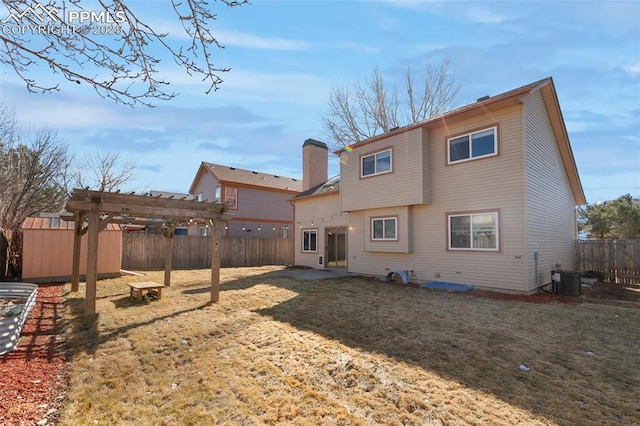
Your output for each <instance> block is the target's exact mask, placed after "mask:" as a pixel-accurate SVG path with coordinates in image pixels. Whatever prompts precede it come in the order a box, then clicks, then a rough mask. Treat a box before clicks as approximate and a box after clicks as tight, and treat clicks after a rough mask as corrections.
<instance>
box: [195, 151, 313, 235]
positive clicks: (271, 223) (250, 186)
mask: <svg viewBox="0 0 640 426" xmlns="http://www.w3.org/2000/svg"><path fill="white" fill-rule="evenodd" d="M301 190H302V182H300V180H299V179H293V178H288V177H284V176H278V175H272V174H268V173H260V172H254V171H251V170H245V169H239V168H236V167H229V166H223V165H220V164H211V163H205V162H203V163H202V164H201V165H200V168H199V169H198V172H197V173H196V176H195V178H194V180H193V183H192V184H191V188H190V189H189V194H192V195H193V196H195V197H196V198H197V199H200V200H209V201H214V200H215V201H218V202H222V203H226V204H228V205H229V212H230V213H231V214H233V217H232V219H231V220H229V222H228V223H227V224H226V225H225V228H224V234H223V235H225V236H230V237H251V236H253V237H270V238H290V237H291V230H292V228H293V206H292V204H291V203H290V200H291V198H292V197H293V196H294V195H296V194H297V193H299V192H300V191H301ZM192 230H194V231H192ZM207 232H208V229H207V227H206V225H205V224H204V223H203V224H195V225H192V226H190V233H194V234H200V235H207Z"/></svg>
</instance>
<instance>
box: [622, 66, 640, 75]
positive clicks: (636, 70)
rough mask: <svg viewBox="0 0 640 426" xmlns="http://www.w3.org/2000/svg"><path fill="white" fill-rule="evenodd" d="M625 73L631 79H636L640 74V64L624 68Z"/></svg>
mask: <svg viewBox="0 0 640 426" xmlns="http://www.w3.org/2000/svg"><path fill="white" fill-rule="evenodd" d="M624 71H625V72H626V73H627V74H629V75H630V76H631V77H635V76H636V75H638V74H640V64H635V65H629V66H626V67H624Z"/></svg>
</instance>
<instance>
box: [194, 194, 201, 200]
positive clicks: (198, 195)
mask: <svg viewBox="0 0 640 426" xmlns="http://www.w3.org/2000/svg"><path fill="white" fill-rule="evenodd" d="M194 198H195V200H196V201H202V192H198V193H197V194H196V195H194Z"/></svg>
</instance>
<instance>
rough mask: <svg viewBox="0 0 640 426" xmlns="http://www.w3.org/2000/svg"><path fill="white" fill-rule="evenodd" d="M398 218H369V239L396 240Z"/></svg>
mask: <svg viewBox="0 0 640 426" xmlns="http://www.w3.org/2000/svg"><path fill="white" fill-rule="evenodd" d="M397 235H398V219H397V218H395V217H383V218H375V219H371V239H372V240H373V241H384V240H392V241H395V240H397V239H398V238H397Z"/></svg>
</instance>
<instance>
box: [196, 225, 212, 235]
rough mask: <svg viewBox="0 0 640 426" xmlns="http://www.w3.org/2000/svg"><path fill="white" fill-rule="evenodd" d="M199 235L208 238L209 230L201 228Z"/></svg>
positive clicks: (205, 227) (204, 227)
mask: <svg viewBox="0 0 640 426" xmlns="http://www.w3.org/2000/svg"><path fill="white" fill-rule="evenodd" d="M198 234H199V235H200V236H201V237H207V236H208V235H209V228H208V227H207V226H201V227H200V228H199V233H198Z"/></svg>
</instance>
